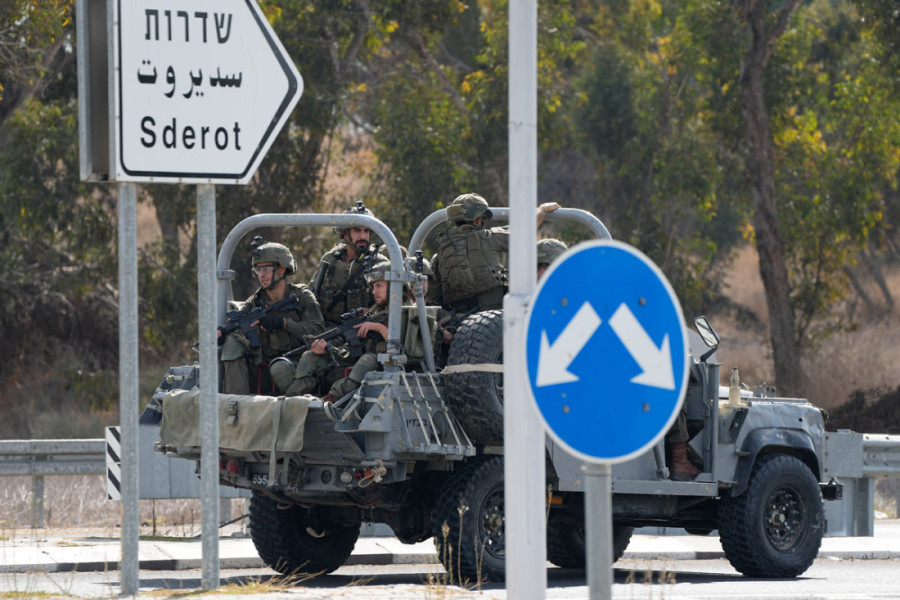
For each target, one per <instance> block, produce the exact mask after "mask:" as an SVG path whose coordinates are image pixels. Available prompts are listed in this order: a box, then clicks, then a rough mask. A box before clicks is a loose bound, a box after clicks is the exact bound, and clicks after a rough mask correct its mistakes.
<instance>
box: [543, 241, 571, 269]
mask: <svg viewBox="0 0 900 600" xmlns="http://www.w3.org/2000/svg"><path fill="white" fill-rule="evenodd" d="M568 248H569V247H568V246H566V244H565V242H562V241H561V240H557V239H554V238H546V239H543V240H539V241H538V243H537V277H538V279H540V278H541V277H543V275H544V273H545V272H546V271H547V269H548V268H549V267H550V265H551V264H552V263H553V261H555V260H556V259H557V258H559V257H560V256H561V255H562V253H563V252H565V251H566V250H568Z"/></svg>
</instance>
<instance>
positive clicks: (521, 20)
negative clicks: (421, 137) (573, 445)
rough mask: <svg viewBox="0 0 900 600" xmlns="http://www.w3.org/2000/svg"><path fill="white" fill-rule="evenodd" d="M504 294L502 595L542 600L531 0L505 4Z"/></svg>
mask: <svg viewBox="0 0 900 600" xmlns="http://www.w3.org/2000/svg"><path fill="white" fill-rule="evenodd" d="M509 198H510V211H509V215H510V219H509V224H510V231H511V239H510V249H511V251H510V253H509V255H510V262H509V267H510V269H509V272H510V278H509V279H510V288H509V295H508V296H507V297H506V298H505V300H504V303H503V308H504V316H503V346H504V347H505V348H506V349H507V350H506V352H504V353H503V364H504V366H503V373H504V375H503V386H504V390H505V391H504V398H505V399H506V400H505V402H504V416H503V421H504V423H503V436H504V446H505V451H504V457H505V458H504V471H505V486H504V493H505V497H506V502H505V503H504V507H505V512H506V520H505V525H504V527H505V529H504V531H505V536H506V589H507V595H508V596H509V597H510V598H516V599H517V600H523V599H528V598H531V599H535V600H538V599H543V598H544V596H545V595H546V590H547V567H546V561H547V532H546V526H545V523H544V519H545V516H544V515H545V511H546V501H547V500H546V490H545V483H546V466H545V463H544V461H545V457H544V454H545V447H544V437H545V433H544V427H543V425H542V423H541V420H540V418H539V417H538V415H537V412H536V409H535V407H534V406H532V403H531V402H530V401H529V400H528V397H529V396H528V394H529V392H528V387H527V385H528V384H527V381H528V375H527V368H526V364H525V353H524V351H521V352H516V351H515V350H514V349H516V348H524V347H525V339H524V332H525V327H524V323H525V316H526V311H527V308H528V302H529V300H530V298H531V294H532V293H533V291H534V288H535V284H536V282H537V267H536V264H535V263H536V260H537V258H536V257H537V251H536V249H535V208H536V206H537V2H536V0H512V1H511V2H510V3H509Z"/></svg>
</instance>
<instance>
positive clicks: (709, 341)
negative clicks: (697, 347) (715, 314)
mask: <svg viewBox="0 0 900 600" xmlns="http://www.w3.org/2000/svg"><path fill="white" fill-rule="evenodd" d="M694 327H696V328H697V333H699V334H700V338H701V339H702V340H703V343H704V344H706V345H707V346H709V348H710V350H709V351H708V352H705V353H704V354H703V356H701V357H700V360H701V361H703V360H706V359H707V358H709V357H710V355H711V354H712V353H713V352H715V351H716V348H718V347H719V334H717V333H716V330H715V329H713V326H712V325H710V323H709V320H708V319H707V318H706V317H702V316H701V317H697V318H696V319H694Z"/></svg>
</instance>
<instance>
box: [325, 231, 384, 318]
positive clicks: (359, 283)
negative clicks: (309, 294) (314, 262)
mask: <svg viewBox="0 0 900 600" xmlns="http://www.w3.org/2000/svg"><path fill="white" fill-rule="evenodd" d="M346 251H347V246H346V244H338V245H337V246H335V247H334V248H333V249H332V250H331V251H330V252H329V253H328V254H326V255H325V256H323V257H322V262H321V263H320V264H319V269H318V270H316V274H315V276H314V277H313V281H312V283H311V285H312V286H313V292H316V289H315V285H316V283H315V282H316V281H317V280H318V277H319V272H320V270H321V269H325V270H326V271H325V277H324V279H323V280H322V287H321V289H319V290H318V292H317V293H316V300H318V301H319V306H320V307H321V308H322V316H323V317H325V320H326V321H329V322H331V323H340V322H341V315H342V314H344V313H346V312H349V311H351V310H353V309H354V308H360V307H367V306H372V304H373V303H374V301H375V300H374V298H372V294H371V292H369V288H368V286H367V285H366V280H365V277H363V276H362V274H361V273H360V274H359V276H358V277H356V280H355V281H354V282H353V283H352V284H351V285H350V286H349V287H348V288H347V289H346V290H344V292H341V290H343V289H344V285H345V284H346V283H347V280H348V279H350V276H351V273H352V274H356V272H357V271H359V270H361V269H362V265H361V264H360V262H359V258H360V257H357V260H354V261H350V262H348V261H346V260H344V256H345V255H346Z"/></svg>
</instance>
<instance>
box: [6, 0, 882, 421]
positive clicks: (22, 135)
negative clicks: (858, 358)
mask: <svg viewBox="0 0 900 600" xmlns="http://www.w3.org/2000/svg"><path fill="white" fill-rule="evenodd" d="M73 4H74V3H73V1H72V0H46V1H43V2H31V1H29V0H10V1H8V2H4V3H2V5H0V159H2V162H0V236H2V242H3V243H2V244H0V298H2V306H3V310H2V311H0V334H2V335H4V336H5V339H22V338H23V336H30V337H29V339H32V338H33V337H34V336H36V337H37V339H38V341H37V342H35V343H33V344H30V345H28V346H27V348H26V347H25V346H23V347H22V348H17V349H16V350H15V351H14V352H13V356H12V357H11V358H10V359H8V360H6V361H4V362H3V363H0V375H4V376H9V375H11V374H12V373H17V372H18V371H20V370H21V369H22V368H24V366H25V365H26V364H28V363H29V361H32V362H35V361H36V362H38V363H40V364H42V365H52V364H54V361H56V359H57V358H58V355H59V350H60V348H66V349H67V350H66V352H67V353H69V354H73V355H74V357H73V356H67V360H68V362H69V363H70V364H71V365H72V366H71V369H73V370H76V371H79V370H80V372H84V373H89V374H94V375H96V376H97V377H100V378H101V379H96V378H95V379H91V381H93V382H95V383H96V385H95V383H92V384H91V385H88V386H87V387H85V385H87V384H84V383H83V381H82V380H81V379H77V377H76V378H74V379H73V378H71V377H70V378H68V379H67V376H65V374H64V373H63V374H62V375H61V374H60V372H56V371H54V375H49V376H48V377H52V376H56V377H60V378H61V379H63V380H71V381H76V380H78V381H82V383H79V384H78V385H79V386H81V387H80V388H79V389H88V388H90V389H95V390H101V391H100V392H98V394H99V395H100V396H103V395H104V394H107V396H108V394H110V393H112V392H111V391H110V390H112V386H106V385H105V384H103V382H102V381H101V380H102V377H107V378H114V376H115V375H114V372H113V369H114V367H115V361H116V347H117V346H116V337H115V336H116V297H115V287H116V269H115V267H116V264H115V230H116V226H115V197H114V196H115V189H114V187H112V186H108V185H96V184H91V185H88V184H84V183H82V182H80V181H79V179H78V176H79V175H78V165H77V156H78V154H77V141H78V136H77V133H76V132H77V123H76V113H77V110H76V109H77V100H76V79H75V78H76V73H75V56H74V47H75V45H74V40H73V23H72V14H73ZM260 5H261V7H262V8H263V11H264V12H265V14H266V16H267V17H268V19H269V20H270V22H271V23H272V25H273V27H274V28H275V30H276V32H277V33H278V35H279V37H280V39H281V40H282V42H283V43H284V45H285V47H286V49H287V50H288V52H289V54H290V55H291V56H292V57H293V59H294V61H295V62H296V64H297V66H298V69H299V71H300V72H301V73H302V75H303V78H304V84H305V85H304V94H303V97H302V99H301V101H300V103H299V104H298V106H297V108H296V109H295V110H294V112H293V114H292V115H291V117H290V119H289V122H288V124H287V126H286V127H285V128H284V130H283V131H282V132H281V134H280V135H279V136H278V137H277V138H276V140H275V142H274V144H273V146H272V148H271V149H270V151H269V152H268V154H267V156H266V158H265V159H264V160H263V162H262V164H261V166H260V169H259V170H258V172H257V173H256V174H255V176H254V178H253V180H252V181H251V183H250V184H249V185H247V186H241V187H236V186H219V187H218V188H217V207H218V214H217V229H218V232H217V233H218V237H219V239H220V240H221V239H222V238H223V237H224V235H225V234H226V233H227V232H228V231H229V230H230V229H231V228H232V227H233V226H234V225H235V224H236V223H237V222H238V221H240V220H241V219H243V218H245V217H247V216H249V215H252V214H256V213H260V212H296V211H316V212H321V211H331V210H335V209H338V210H339V209H341V208H343V207H344V206H346V205H348V204H349V203H350V202H351V201H352V200H356V199H362V200H365V201H366V203H367V204H368V205H370V206H372V207H374V208H375V209H376V211H377V214H378V215H379V217H380V218H382V220H384V221H385V222H386V223H387V224H388V225H389V226H390V227H392V229H393V230H394V231H395V232H396V233H397V235H398V238H399V239H400V241H401V243H403V242H405V240H406V239H408V237H409V235H410V234H411V233H412V231H413V229H414V228H415V226H416V225H417V224H418V222H419V221H420V220H421V219H422V218H423V217H424V216H426V215H427V214H429V213H431V212H432V211H434V210H436V209H438V208H441V207H442V206H445V205H446V204H447V203H448V202H449V201H450V200H452V199H453V198H454V197H455V196H456V195H458V194H459V193H462V192H465V191H477V192H480V193H482V194H484V195H485V196H486V197H487V198H488V199H489V201H490V202H491V203H492V204H496V205H506V204H508V197H507V161H508V149H507V139H508V136H507V128H508V112H507V111H508V89H507V85H508V84H507V82H508V33H507V13H508V0H471V1H468V2H463V1H461V0H423V1H417V2H406V1H403V0H385V1H382V2H371V0H325V1H321V2H320V1H316V2H312V1H310V0H260ZM538 9H539V14H538V30H539V31H538V56H537V59H538V74H537V76H538V90H539V98H538V111H539V121H538V126H539V142H540V159H539V173H538V176H539V193H540V195H541V200H542V201H550V200H554V201H558V202H560V203H562V204H563V205H565V206H572V207H579V208H585V209H588V210H591V211H592V212H594V213H595V214H597V215H598V216H600V217H601V218H602V219H603V220H604V221H605V222H606V224H607V225H608V226H609V228H610V230H611V231H612V233H613V235H614V236H615V237H617V238H619V239H622V240H624V241H627V242H629V243H631V244H633V245H635V246H637V247H638V248H640V249H641V250H643V251H644V252H646V253H647V254H648V255H649V256H650V257H651V258H652V259H654V260H655V261H656V262H657V263H658V264H659V265H660V266H661V267H662V269H663V271H664V272H665V273H666V274H667V276H668V277H669V278H670V280H672V282H673V284H674V286H675V288H676V291H677V292H678V294H679V297H680V298H681V300H682V303H683V306H684V309H685V312H686V313H688V314H691V313H693V312H697V311H701V310H707V309H709V308H710V307H713V306H716V305H727V303H728V301H727V297H726V295H725V294H724V293H723V291H722V290H721V289H720V284H721V281H722V274H723V272H724V270H725V269H726V268H727V267H728V265H729V261H730V257H731V256H732V251H733V250H734V249H735V248H736V246H737V245H739V244H742V243H745V240H748V241H751V242H753V243H756V244H757V246H758V247H759V248H760V252H761V264H760V270H761V274H762V275H763V277H764V279H765V278H766V277H768V276H770V275H772V274H777V273H781V274H782V275H781V279H779V280H778V281H777V282H774V281H773V282H771V283H767V286H769V287H770V298H769V303H768V309H769V313H770V315H775V316H776V320H777V321H778V323H777V324H776V326H775V327H774V328H773V330H772V339H773V349H775V355H776V366H777V365H779V364H780V365H782V366H784V365H791V364H793V365H794V366H793V367H791V368H792V369H796V368H799V362H796V361H795V362H794V363H791V361H792V360H794V358H797V360H799V355H800V353H801V352H802V349H803V348H805V347H809V345H811V344H813V343H815V341H816V340H818V339H821V338H822V337H823V336H827V335H828V334H829V333H830V332H831V331H834V330H835V329H836V328H839V327H844V326H846V325H847V324H848V322H847V316H846V314H845V313H843V312H841V311H839V310H837V308H838V306H839V305H840V302H841V300H842V299H844V298H845V297H846V295H847V293H848V289H851V288H849V286H848V285H847V277H848V274H851V275H852V272H853V268H854V266H853V265H854V262H855V261H856V260H865V261H866V264H867V265H870V266H871V264H872V263H873V262H875V261H873V257H875V255H876V253H878V252H880V251H884V250H889V249H891V248H898V251H900V247H898V244H897V240H896V238H895V231H896V225H897V221H898V220H900V197H898V194H897V192H896V181H897V171H898V166H900V165H898V161H900V152H898V148H900V122H898V121H900V116H898V115H900V110H898V108H900V107H898V100H897V94H896V91H897V89H898V85H900V84H898V78H897V73H898V72H900V70H898V62H897V61H898V59H897V57H898V56H900V52H898V51H897V50H898V49H900V37H898V34H897V31H898V28H897V26H896V25H897V20H898V14H900V11H898V10H897V9H896V7H895V6H894V2H893V1H892V0H827V1H826V0H814V1H812V2H800V1H799V0H786V1H784V2H778V3H762V2H744V1H741V0H731V1H721V0H679V1H677V2H676V1H673V0H641V1H640V2H634V1H628V0H609V1H607V2H589V1H586V0H579V1H576V2H571V1H564V0H548V1H546V2H545V1H542V2H540V3H538ZM754 11H756V12H754ZM360 140H365V144H368V145H367V146H366V147H367V148H369V149H370V152H371V157H370V160H369V161H368V162H367V163H366V164H367V165H370V166H367V167H365V170H364V171H363V172H361V173H358V174H357V175H358V177H359V179H361V180H362V181H361V183H360V184H359V185H358V186H357V187H356V188H355V189H358V190H360V191H359V192H354V193H353V194H354V195H353V197H350V196H346V197H345V196H341V195H335V193H334V191H333V189H332V184H331V178H332V177H333V172H334V168H335V164H337V163H338V162H340V159H341V158H342V153H343V154H346V153H347V152H348V151H353V150H354V149H357V148H360V147H362V142H360ZM140 189H141V196H140V199H141V202H142V204H143V206H144V207H145V208H146V209H147V210H150V211H152V212H155V215H156V217H157V220H158V223H159V228H160V231H161V232H162V236H161V239H159V240H157V241H155V242H153V243H152V244H150V245H147V246H143V247H142V248H141V252H140V270H139V272H140V290H141V304H140V311H141V319H142V320H141V331H142V335H143V340H144V342H145V344H144V347H145V349H146V350H148V351H150V350H153V349H155V350H156V351H158V352H162V353H166V354H171V353H172V352H174V351H175V350H176V349H184V348H185V347H186V346H187V344H189V343H190V342H191V341H192V340H193V338H194V337H195V336H196V240H195V230H194V227H195V223H194V221H195V210H196V191H195V188H193V187H191V186H178V185H146V186H141V188H140ZM551 229H552V227H551ZM554 232H555V233H556V234H557V235H561V236H563V237H564V238H566V239H567V241H569V242H574V241H577V240H578V239H580V238H581V237H583V236H584V233H583V232H576V231H570V230H569V229H568V228H563V229H556V230H555V231H554ZM256 233H261V234H262V235H264V236H267V237H269V238H271V239H278V238H277V236H281V235H283V236H284V238H283V241H285V242H286V243H288V244H289V245H290V246H291V248H292V249H293V250H294V252H295V255H296V256H297V259H298V262H299V264H300V271H301V273H305V274H309V273H311V272H312V268H313V266H314V263H315V261H316V260H317V259H318V257H319V256H320V255H321V253H322V252H323V251H324V250H325V249H326V247H328V246H329V245H330V244H331V242H332V241H333V238H331V237H330V234H328V233H326V234H325V235H323V234H322V233H321V232H312V231H293V232H286V233H281V232H269V231H263V232H254V234H256ZM246 241H249V239H248V240H246ZM246 246H247V245H246V244H241V246H240V249H239V252H238V254H237V255H236V256H235V259H234V264H233V268H235V270H236V271H237V280H236V284H237V286H236V287H237V289H236V295H237V296H242V295H245V294H249V292H250V291H251V288H252V281H251V280H250V278H249V277H248V273H247V270H246V269H244V268H242V265H246V263H247V260H248V256H247V247H246ZM773 249H774V250H773ZM770 250H771V251H770ZM98 315H99V316H98ZM778 315H783V316H785V318H784V319H780V320H779V318H778ZM759 318H760V320H762V319H763V318H764V315H759ZM785 355H787V356H788V357H789V358H790V360H785V359H784V357H785ZM57 362H58V361H57ZM48 372H49V371H48ZM795 375H796V373H795V372H794V373H787V372H785V371H781V372H779V373H778V380H779V381H778V383H779V385H784V384H785V382H787V385H788V386H795V387H796V384H795V382H796V381H799V379H795V378H794V377H795ZM73 377H74V376H73ZM79 377H80V376H79ZM97 382H99V383H97ZM73 385H74V384H73ZM75 387H77V386H75ZM102 390H106V391H102ZM82 395H83V394H82ZM79 397H80V396H79ZM110 402H112V399H111V398H109V397H107V400H106V402H105V403H106V404H109V403H110ZM103 404H104V402H103V401H101V402H99V405H103Z"/></svg>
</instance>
